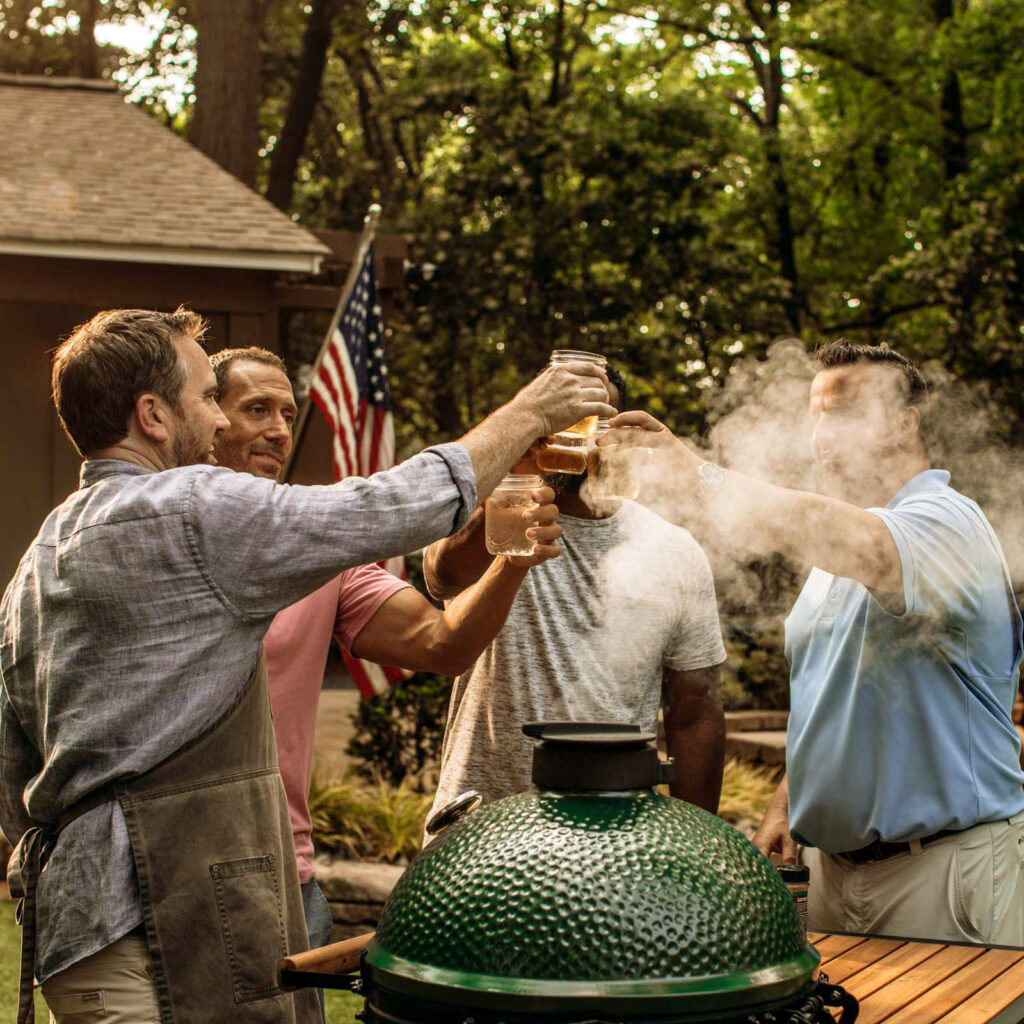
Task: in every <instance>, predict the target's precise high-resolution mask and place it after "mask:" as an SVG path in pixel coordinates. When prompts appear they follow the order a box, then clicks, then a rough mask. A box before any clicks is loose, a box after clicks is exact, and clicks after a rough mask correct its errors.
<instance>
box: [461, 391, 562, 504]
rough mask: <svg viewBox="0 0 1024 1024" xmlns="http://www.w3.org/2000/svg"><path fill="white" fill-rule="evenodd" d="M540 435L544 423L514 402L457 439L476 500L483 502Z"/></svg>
mask: <svg viewBox="0 0 1024 1024" xmlns="http://www.w3.org/2000/svg"><path fill="white" fill-rule="evenodd" d="M544 434H545V425H544V421H543V420H542V418H541V417H540V416H539V415H538V414H537V413H536V412H535V411H534V409H533V407H532V406H531V405H529V404H528V403H524V402H520V401H518V400H516V401H512V402H509V403H508V404H507V405H503V406H502V407H501V408H500V409H498V410H497V411H495V412H493V413H491V415H490V416H488V417H487V419H485V420H484V421H483V423H481V424H480V425H479V426H477V427H474V428H473V429H472V430H471V431H470V432H469V433H468V434H466V435H465V436H464V437H462V438H460V439H459V443H460V444H461V445H462V446H463V447H464V448H465V449H466V450H467V451H468V452H469V457H470V459H471V460H472V463H473V472H474V473H475V474H476V493H477V500H478V501H483V500H484V499H485V498H486V497H487V495H489V494H490V493H491V491H493V490H494V488H495V487H497V486H498V484H499V483H501V478H502V477H503V476H504V475H505V474H506V473H507V472H508V471H509V469H510V468H511V467H512V466H513V465H515V463H516V462H518V461H519V459H520V458H521V457H522V455H523V452H525V451H526V450H527V448H529V447H530V445H531V444H533V442H534V441H535V440H536V439H537V438H538V437H542V436H543V435H544Z"/></svg>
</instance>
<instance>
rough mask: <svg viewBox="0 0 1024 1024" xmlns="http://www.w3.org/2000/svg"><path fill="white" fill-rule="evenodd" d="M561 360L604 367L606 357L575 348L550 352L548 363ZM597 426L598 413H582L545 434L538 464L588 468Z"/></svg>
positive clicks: (554, 469) (560, 469)
mask: <svg viewBox="0 0 1024 1024" xmlns="http://www.w3.org/2000/svg"><path fill="white" fill-rule="evenodd" d="M562 363H591V364H593V365H594V366H597V367H599V368H600V369H602V370H603V369H604V368H605V367H606V366H607V365H608V360H607V359H605V357H604V356H600V355H598V354H597V353H596V352H578V351H576V350H575V349H569V348H559V349H555V351H554V352H552V353H551V365H552V366H558V365H560V364H562ZM596 430H597V417H596V416H584V417H583V419H581V420H579V421H577V422H576V423H574V424H573V425H572V426H571V427H568V428H567V429H566V430H563V431H560V432H559V433H557V434H551V435H549V436H548V437H546V438H544V443H543V444H542V445H541V448H540V450H539V451H538V452H537V454H536V457H535V458H536V462H537V467H538V468H539V469H542V470H543V471H544V472H545V473H582V472H584V470H586V468H587V449H588V448H589V446H590V439H591V437H593V436H594V432H595V431H596Z"/></svg>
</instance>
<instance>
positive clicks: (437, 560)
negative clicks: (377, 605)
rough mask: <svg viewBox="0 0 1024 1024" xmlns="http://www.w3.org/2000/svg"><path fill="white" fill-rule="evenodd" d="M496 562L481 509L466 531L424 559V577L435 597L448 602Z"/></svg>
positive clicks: (439, 544)
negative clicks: (486, 533) (490, 548)
mask: <svg viewBox="0 0 1024 1024" xmlns="http://www.w3.org/2000/svg"><path fill="white" fill-rule="evenodd" d="M493 561H494V555H492V554H491V553H490V552H489V551H488V550H487V546H486V543H485V530H484V510H483V508H482V507H481V508H477V509H476V510H475V511H474V512H473V515H472V516H471V517H470V520H469V522H468V523H467V524H466V526H465V527H463V529H461V530H460V531H459V532H458V533H456V534H454V535H452V536H451V537H445V538H444V539H443V540H439V541H436V542H435V543H434V544H431V545H430V547H429V548H427V551H426V554H424V556H423V578H424V580H426V584H427V590H429V591H430V593H431V596H433V597H434V598H436V599H437V600H439V601H444V600H448V599H450V598H453V597H455V596H456V594H460V593H462V591H463V590H465V589H466V587H469V586H472V585H473V584H474V583H476V581H477V580H478V579H480V577H481V576H483V574H484V573H485V572H487V569H488V567H489V566H490V565H491V563H492V562H493Z"/></svg>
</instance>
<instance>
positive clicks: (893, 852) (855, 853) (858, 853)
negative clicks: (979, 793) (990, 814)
mask: <svg viewBox="0 0 1024 1024" xmlns="http://www.w3.org/2000/svg"><path fill="white" fill-rule="evenodd" d="M968 828H974V826H973V825H969V826H968ZM966 831H967V829H966V828H944V829H943V830H942V831H941V832H935V833H934V834H932V835H930V836H923V837H922V838H921V839H914V840H911V842H907V843H887V842H885V841H884V840H882V839H876V840H875V841H874V842H873V843H871V844H869V845H868V846H862V847H861V848H860V849H859V850H847V851H846V852H844V853H837V854H836V855H835V856H837V857H842V858H843V860H848V861H849V862H850V863H851V864H875V863H877V862H878V861H880V860H888V859H889V858H890V857H895V856H897V855H898V854H901V853H910V851H911V850H912V849H913V846H912V843H920V844H921V845H922V846H927V845H928V844H929V843H934V842H935V841H936V840H938V839H945V838H946V837H947V836H958V835H960V833H961V832H966Z"/></svg>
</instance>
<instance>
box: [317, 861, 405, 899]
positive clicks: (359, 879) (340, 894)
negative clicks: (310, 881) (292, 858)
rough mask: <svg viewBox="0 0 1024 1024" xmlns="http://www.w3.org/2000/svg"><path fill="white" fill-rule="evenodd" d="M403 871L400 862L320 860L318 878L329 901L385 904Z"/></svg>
mask: <svg viewBox="0 0 1024 1024" xmlns="http://www.w3.org/2000/svg"><path fill="white" fill-rule="evenodd" d="M404 871H405V868H404V867H402V866H400V865H397V864H372V863H369V862H367V861H361V860H332V861H329V862H327V863H322V862H318V863H317V865H316V880H317V882H319V883H320V888H321V889H323V891H324V895H325V896H326V897H327V900H328V902H334V901H338V902H342V903H379V904H383V903H384V901H385V900H386V899H387V898H388V896H390V895H391V890H392V889H393V888H394V887H395V883H396V882H397V881H398V880H399V878H401V877H402V874H403V872H404Z"/></svg>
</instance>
